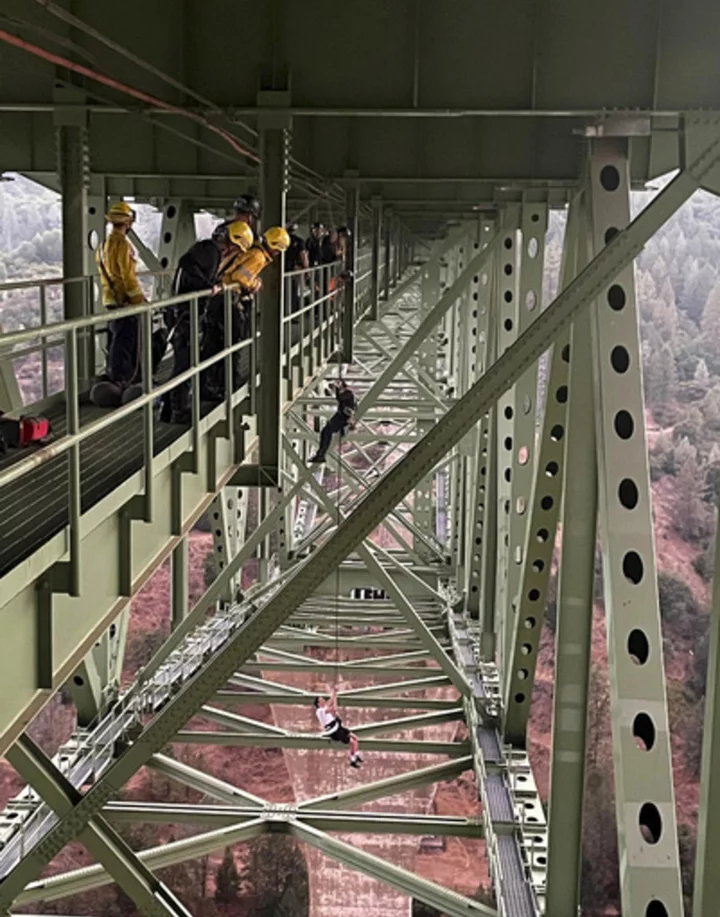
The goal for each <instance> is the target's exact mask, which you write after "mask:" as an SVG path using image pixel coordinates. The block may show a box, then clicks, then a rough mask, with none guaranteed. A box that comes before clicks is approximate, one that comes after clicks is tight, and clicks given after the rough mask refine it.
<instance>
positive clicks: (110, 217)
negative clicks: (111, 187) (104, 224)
mask: <svg viewBox="0 0 720 917" xmlns="http://www.w3.org/2000/svg"><path fill="white" fill-rule="evenodd" d="M136 218H137V214H136V213H135V211H134V210H133V209H132V207H131V206H130V204H127V203H125V201H118V202H117V204H113V205H112V207H111V208H110V209H109V210H108V212H107V213H106V214H105V219H106V220H107V221H108V223H125V222H127V221H128V220H129V221H130V222H131V223H134V222H135V220H136Z"/></svg>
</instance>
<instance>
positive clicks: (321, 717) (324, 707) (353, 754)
mask: <svg viewBox="0 0 720 917" xmlns="http://www.w3.org/2000/svg"><path fill="white" fill-rule="evenodd" d="M314 704H315V716H316V717H317V719H318V722H319V723H320V728H321V729H322V732H323V735H326V736H329V738H330V741H331V742H341V743H342V744H343V745H349V746H350V762H349V763H350V767H360V765H361V764H362V755H361V754H360V751H359V748H360V742H359V741H358V737H357V736H356V735H355V733H354V732H350V730H349V729H348V728H347V726H343V721H342V720H341V719H340V715H339V714H338V709H337V688H333V690H332V692H331V694H330V699H329V700H326V699H325V698H324V697H316V698H315V701H314Z"/></svg>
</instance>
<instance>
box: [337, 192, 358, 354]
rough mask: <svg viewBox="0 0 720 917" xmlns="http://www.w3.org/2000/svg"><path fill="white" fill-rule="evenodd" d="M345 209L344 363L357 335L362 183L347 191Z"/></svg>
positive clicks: (350, 352)
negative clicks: (357, 283) (357, 281)
mask: <svg viewBox="0 0 720 917" xmlns="http://www.w3.org/2000/svg"><path fill="white" fill-rule="evenodd" d="M345 211H346V219H347V227H348V229H349V230H350V235H349V236H348V239H347V249H346V251H345V270H346V271H347V279H346V281H345V299H344V303H343V320H342V354H341V360H342V362H343V363H352V361H353V350H354V335H355V296H356V279H355V277H356V274H357V250H358V232H359V230H360V218H359V211H360V185H359V183H358V182H354V183H353V186H352V187H351V188H348V189H347V191H346V192H345Z"/></svg>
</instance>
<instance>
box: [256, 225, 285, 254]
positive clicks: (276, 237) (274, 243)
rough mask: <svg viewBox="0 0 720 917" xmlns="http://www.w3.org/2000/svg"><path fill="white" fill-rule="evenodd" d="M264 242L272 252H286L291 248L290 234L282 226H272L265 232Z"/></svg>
mask: <svg viewBox="0 0 720 917" xmlns="http://www.w3.org/2000/svg"><path fill="white" fill-rule="evenodd" d="M263 242H264V243H265V245H266V246H267V247H268V248H269V249H270V251H271V252H286V251H287V250H288V249H289V248H290V236H289V235H288V231H287V229H283V227H282V226H271V227H270V229H267V230H266V231H265V233H264V234H263Z"/></svg>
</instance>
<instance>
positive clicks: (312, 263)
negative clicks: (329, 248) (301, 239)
mask: <svg viewBox="0 0 720 917" xmlns="http://www.w3.org/2000/svg"><path fill="white" fill-rule="evenodd" d="M324 232H325V227H324V226H323V224H322V223H313V225H312V228H311V229H310V235H309V236H308V239H307V242H306V243H305V248H306V249H307V255H308V267H317V266H318V264H321V263H322V257H321V252H322V241H323V235H324Z"/></svg>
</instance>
